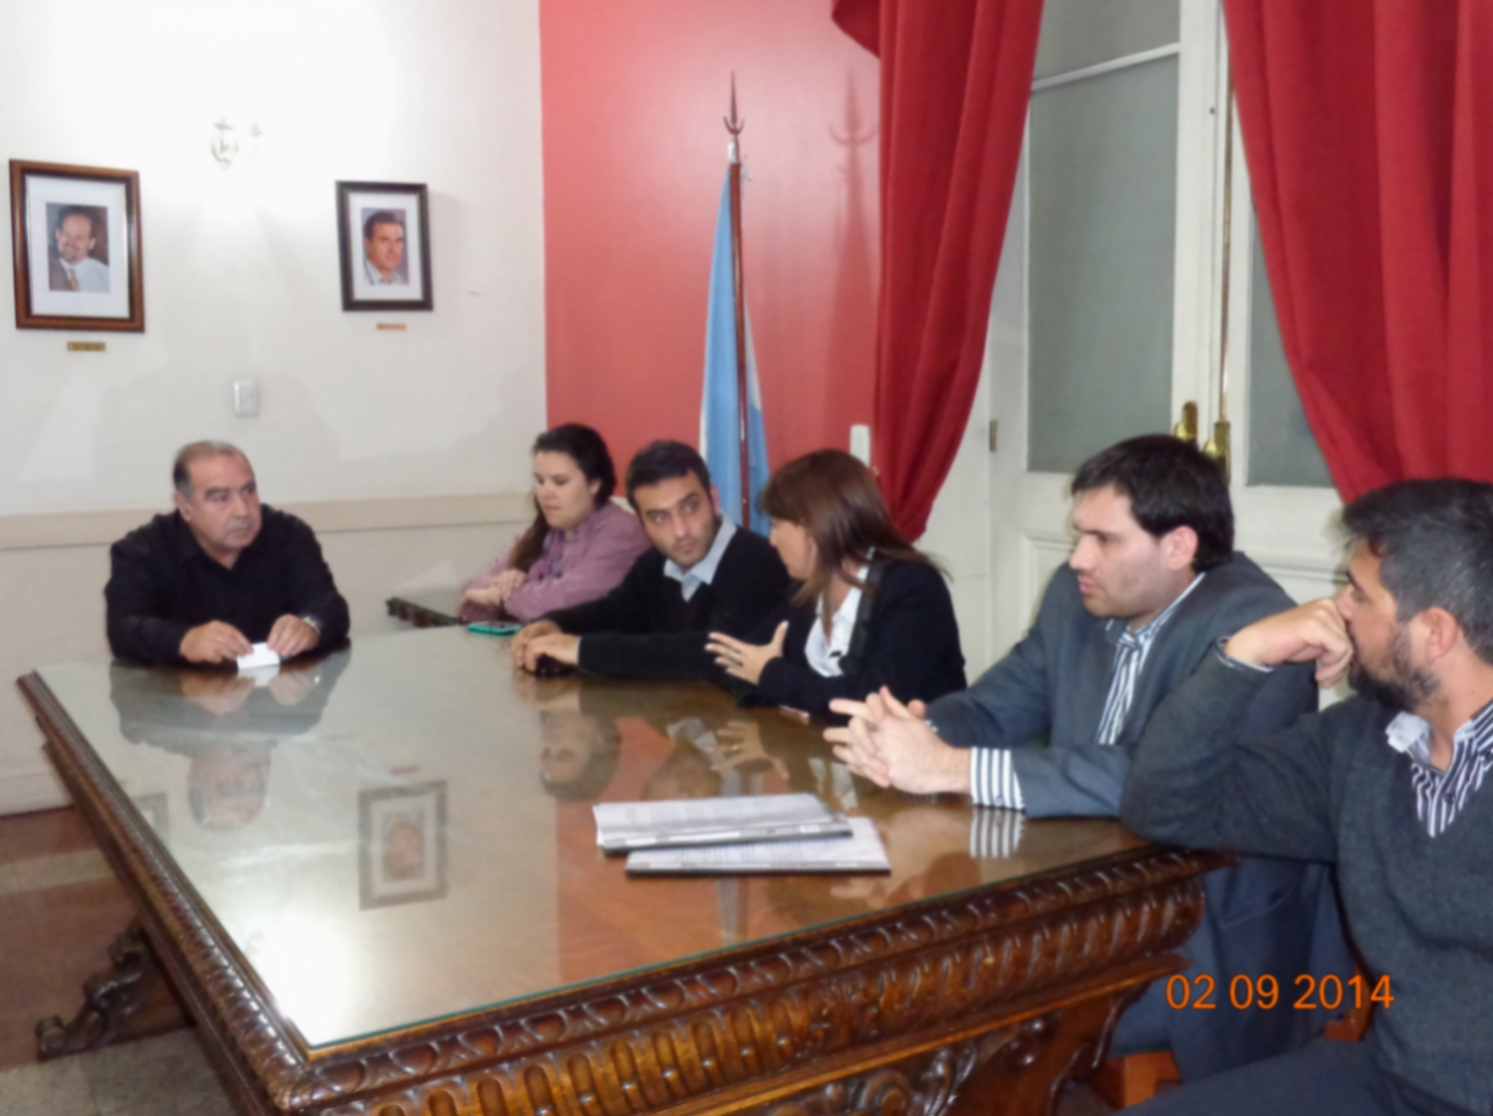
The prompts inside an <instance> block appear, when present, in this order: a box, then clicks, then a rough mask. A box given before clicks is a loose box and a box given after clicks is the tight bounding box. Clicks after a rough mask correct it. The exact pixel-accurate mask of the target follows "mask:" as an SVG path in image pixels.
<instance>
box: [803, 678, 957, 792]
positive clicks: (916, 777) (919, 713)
mask: <svg viewBox="0 0 1493 1116" xmlns="http://www.w3.org/2000/svg"><path fill="white" fill-rule="evenodd" d="M829 707H830V708H831V709H832V710H834V711H835V712H836V713H839V714H841V715H843V716H846V717H849V718H850V723H849V724H847V725H845V726H844V727H843V728H831V729H825V730H824V739H826V740H828V741H829V742H830V743H831V744H833V745H834V746H835V755H836V756H838V757H839V758H840V759H841V760H842V761H843V762H844V763H845V765H846V766H847V767H849V768H850V770H851V771H852V772H853V773H854V774H856V775H861V776H863V777H865V778H867V779H870V780H871V781H872V782H873V783H875V784H876V785H877V786H879V787H897V788H898V789H900V790H905V791H908V792H909V793H911V794H942V793H948V792H953V793H960V794H968V793H969V753H968V751H966V750H965V749H962V748H954V747H951V746H950V745H948V744H945V743H944V742H943V741H942V740H940V739H939V737H938V734H937V733H936V732H934V731H933V729H932V728H931V727H930V726H929V725H928V722H927V721H925V720H924V719H923V718H924V717H926V716H927V712H928V710H927V707H926V706H925V705H924V704H923V703H922V702H921V701H912V702H908V703H907V704H906V705H904V704H903V703H902V702H900V701H898V700H897V699H896V698H895V697H893V696H892V692H891V690H889V689H887V688H886V687H885V686H883V687H882V688H881V689H880V690H879V691H877V692H876V693H874V694H869V695H867V697H866V700H865V701H851V700H849V699H848V698H836V699H835V700H834V701H832V702H830V703H829Z"/></svg>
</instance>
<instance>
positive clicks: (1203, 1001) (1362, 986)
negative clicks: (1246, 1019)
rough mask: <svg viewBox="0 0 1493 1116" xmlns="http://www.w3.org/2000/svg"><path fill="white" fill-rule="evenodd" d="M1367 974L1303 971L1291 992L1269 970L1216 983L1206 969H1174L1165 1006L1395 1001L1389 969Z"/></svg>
mask: <svg viewBox="0 0 1493 1116" xmlns="http://www.w3.org/2000/svg"><path fill="white" fill-rule="evenodd" d="M1369 982H1370V978H1369V977H1366V976H1364V975H1362V974H1361V973H1360V974H1357V975H1355V976H1351V977H1349V978H1348V979H1347V980H1343V979H1342V978H1341V977H1339V976H1336V975H1335V974H1333V973H1328V974H1327V975H1326V976H1322V977H1315V976H1311V975H1310V974H1305V973H1304V974H1302V975H1301V976H1298V977H1296V978H1295V979H1294V980H1292V981H1291V988H1290V991H1286V990H1285V989H1283V988H1282V982H1281V981H1280V980H1278V979H1277V978H1275V977H1273V976H1271V975H1270V974H1269V973H1266V974H1264V975H1263V976H1246V975H1245V974H1243V973H1240V974H1239V975H1238V976H1236V977H1234V978H1233V979H1232V980H1230V981H1229V983H1228V985H1227V986H1226V987H1220V985H1219V983H1218V981H1217V980H1215V979H1214V978H1213V977H1212V976H1210V975H1209V974H1207V973H1199V974H1198V975H1197V976H1194V977H1187V976H1184V975H1183V974H1182V973H1177V974H1176V975H1175V976H1171V977H1168V978H1167V981H1166V1005H1167V1007H1169V1008H1172V1009H1173V1010H1175V1011H1182V1010H1183V1009H1187V1010H1190V1011H1216V1010H1217V1009H1219V1008H1221V1007H1232V1008H1235V1009H1236V1010H1238V1011H1244V1010H1246V1009H1248V1008H1256V1009H1259V1010H1261V1011H1269V1010H1271V1009H1272V1008H1274V1007H1278V1006H1279V1007H1286V1006H1289V1007H1290V1008H1291V1009H1292V1010H1295V1011H1314V1010H1316V1009H1317V1008H1326V1009H1327V1010H1328V1011H1346V1010H1349V1009H1352V1008H1362V1007H1363V1006H1364V1005H1365V1004H1374V1005H1377V1006H1378V1007H1380V1008H1388V1007H1389V1005H1390V1004H1392V1003H1394V996H1393V995H1391V994H1390V990H1389V976H1388V974H1386V975H1384V976H1381V977H1380V978H1379V979H1378V980H1377V981H1375V982H1374V983H1373V986H1372V987H1370V983H1369Z"/></svg>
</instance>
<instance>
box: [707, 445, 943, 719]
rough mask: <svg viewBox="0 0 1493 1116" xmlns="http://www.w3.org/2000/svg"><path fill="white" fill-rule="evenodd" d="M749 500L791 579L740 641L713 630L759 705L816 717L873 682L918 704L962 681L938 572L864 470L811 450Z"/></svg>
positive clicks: (725, 664) (725, 662)
mask: <svg viewBox="0 0 1493 1116" xmlns="http://www.w3.org/2000/svg"><path fill="white" fill-rule="evenodd" d="M758 504H759V505H760V506H761V508H762V510H763V511H765V512H766V513H767V514H768V515H769V516H771V517H772V535H771V542H772V545H773V546H774V547H776V548H777V552H778V554H779V556H781V557H782V559H783V564H784V565H785V566H787V567H788V574H789V576H790V577H793V578H795V579H797V580H798V581H800V582H801V584H800V585H799V586H798V587H797V592H796V593H795V594H794V596H793V597H792V599H791V600H789V601H787V602H785V603H784V604H783V606H782V607H781V608H780V609H779V610H778V611H777V612H775V613H774V614H773V615H771V616H769V617H768V618H767V619H766V620H764V621H763V622H762V624H761V625H759V627H758V628H757V630H756V631H755V632H753V633H752V635H751V636H750V637H748V638H747V639H744V640H741V639H733V638H731V637H730V636H728V635H725V634H724V633H721V632H712V633H711V635H710V640H709V643H708V644H707V648H706V649H707V650H708V651H710V652H711V653H712V654H714V655H715V657H716V660H715V661H716V663H717V665H719V667H720V668H721V670H722V671H724V672H725V673H726V674H727V675H729V676H730V677H731V678H734V679H737V680H739V681H740V682H745V683H747V684H749V685H750V686H752V687H753V692H754V696H755V697H756V698H757V699H758V700H760V701H761V702H762V703H764V704H769V705H785V706H788V707H790V708H792V709H797V710H801V711H802V712H805V713H811V714H815V715H819V716H825V715H828V713H829V703H830V700H831V699H832V698H837V697H848V698H856V699H862V698H864V697H865V696H866V695H867V694H868V693H871V692H873V691H875V690H877V689H879V688H880V687H882V686H889V687H890V688H891V690H892V692H893V693H895V694H897V695H898V696H899V697H900V696H901V695H903V694H904V693H905V694H906V695H908V699H912V698H917V699H920V700H922V701H932V700H933V699H934V698H937V697H942V696H943V695H944V694H948V693H953V692H954V691H955V690H962V689H964V655H963V653H962V652H961V651H960V650H959V625H958V623H957V621H955V619H954V602H953V600H952V599H951V598H950V597H949V590H948V587H947V586H946V585H945V584H944V579H943V573H942V571H941V570H940V569H939V568H938V567H937V566H935V565H934V564H933V563H932V562H931V561H930V560H929V559H928V557H927V556H926V555H925V554H923V553H922V552H920V551H918V550H916V549H914V548H913V546H912V545H911V544H910V543H909V542H908V541H907V540H906V539H904V538H903V537H902V536H901V535H900V534H898V533H897V529H896V528H895V527H893V526H892V521H891V517H890V516H889V515H888V514H887V510H886V504H885V503H884V502H883V501H882V499H881V492H880V491H879V490H878V489H877V487H876V481H875V479H874V478H873V477H872V476H871V471H870V470H869V469H867V468H866V467H865V466H864V465H862V464H861V463H860V462H859V461H858V460H856V459H855V458H854V457H852V456H851V455H850V454H848V453H845V452H843V451H841V450H831V449H825V450H816V451H815V452H814V453H810V454H806V455H804V456H803V457H800V458H797V459H796V460H794V461H790V462H788V464H786V465H784V466H783V467H782V468H781V469H779V470H778V471H777V472H776V473H775V474H774V475H773V478H772V480H770V481H769V482H768V483H767V487H766V488H764V489H763V490H762V495H761V497H760V498H759V499H758Z"/></svg>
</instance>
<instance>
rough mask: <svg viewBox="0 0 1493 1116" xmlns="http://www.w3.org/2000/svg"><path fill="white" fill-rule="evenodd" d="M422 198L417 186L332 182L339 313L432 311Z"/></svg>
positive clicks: (427, 208) (427, 213)
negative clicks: (339, 275)
mask: <svg viewBox="0 0 1493 1116" xmlns="http://www.w3.org/2000/svg"><path fill="white" fill-rule="evenodd" d="M427 194H428V192H427V190H426V188H425V186H424V185H423V184H421V183H411V182H339V183H337V252H338V256H339V259H340V264H341V270H342V309H344V310H381V311H387V310H432V309H434V308H435V302H434V299H433V297H432V294H431V289H430V205H429V200H428V197H427ZM380 218H388V220H380ZM396 242H397V247H396ZM385 264H387V265H388V266H387V267H385V266H384V265H385Z"/></svg>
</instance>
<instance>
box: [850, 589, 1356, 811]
mask: <svg viewBox="0 0 1493 1116" xmlns="http://www.w3.org/2000/svg"><path fill="white" fill-rule="evenodd" d="M1224 654H1225V655H1227V656H1228V657H1229V658H1231V659H1235V660H1237V661H1239V662H1242V663H1247V664H1250V665H1253V666H1260V667H1274V666H1277V665H1280V664H1282V663H1306V662H1313V661H1315V662H1316V664H1317V670H1316V678H1317V683H1318V684H1319V685H1321V686H1323V687H1324V688H1325V687H1329V686H1333V685H1336V684H1337V682H1338V681H1340V680H1341V679H1342V678H1343V676H1344V675H1346V674H1347V672H1348V668H1349V666H1350V665H1351V664H1352V661H1353V641H1352V638H1351V637H1350V636H1349V634H1348V628H1347V625H1346V623H1344V621H1343V617H1342V614H1341V612H1340V611H1339V610H1338V607H1337V604H1336V603H1335V602H1334V601H1333V600H1332V599H1331V598H1326V599H1323V600H1319V601H1311V602H1309V603H1307V604H1304V605H1300V606H1298V607H1297V608H1293V609H1291V610H1289V611H1287V612H1282V613H1280V614H1278V615H1276V616H1270V617H1267V618H1265V619H1264V620H1260V621H1257V622H1256V623H1254V624H1251V625H1250V626H1249V627H1247V628H1245V629H1243V630H1242V631H1240V632H1239V633H1238V634H1237V635H1235V636H1234V637H1233V638H1231V639H1230V640H1229V641H1228V643H1227V644H1226V645H1225V646H1224ZM830 708H831V709H832V710H834V711H835V712H836V713H839V714H841V715H843V716H846V717H849V718H850V722H849V724H847V725H845V726H844V727H843V728H831V729H826V730H825V733H824V738H825V739H826V740H827V741H829V742H830V743H832V744H834V745H835V755H836V756H838V757H839V758H840V759H841V760H842V761H843V762H844V763H845V764H846V766H848V767H849V768H850V770H851V771H852V772H853V773H855V774H857V775H861V776H863V777H865V778H867V779H870V780H871V781H872V782H873V783H875V784H877V785H878V786H882V787H887V786H895V787H897V788H899V789H900V790H904V791H908V792H910V793H912V794H938V793H947V792H954V793H961V794H968V793H969V790H970V781H969V753H968V751H967V750H966V749H963V748H954V747H951V746H950V745H948V744H946V743H945V742H944V741H943V740H941V739H939V736H938V734H937V733H936V732H934V730H933V728H932V727H931V726H930V725H929V724H928V723H927V721H926V720H924V718H925V717H926V715H927V709H926V707H925V706H924V704H923V703H922V702H920V701H913V702H909V703H908V704H906V705H904V704H903V703H902V702H900V701H898V700H897V699H896V698H895V697H894V696H893V695H892V693H891V691H890V690H888V689H887V688H886V687H885V686H883V687H882V688H881V690H880V691H879V692H877V693H874V694H870V695H868V696H867V697H866V700H865V701H850V700H847V699H844V698H836V699H835V700H834V701H832V702H830Z"/></svg>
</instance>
